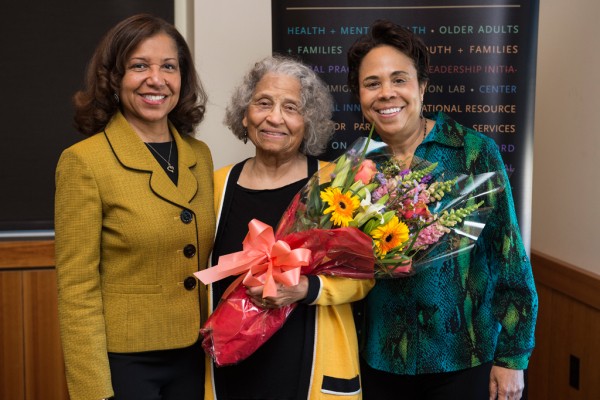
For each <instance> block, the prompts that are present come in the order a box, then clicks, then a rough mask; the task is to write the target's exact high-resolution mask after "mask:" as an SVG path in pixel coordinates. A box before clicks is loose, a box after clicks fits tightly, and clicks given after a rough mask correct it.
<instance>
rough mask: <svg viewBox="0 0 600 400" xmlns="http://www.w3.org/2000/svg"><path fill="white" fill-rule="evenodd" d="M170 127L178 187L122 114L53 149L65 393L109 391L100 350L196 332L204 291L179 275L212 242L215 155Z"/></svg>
mask: <svg viewBox="0 0 600 400" xmlns="http://www.w3.org/2000/svg"><path fill="white" fill-rule="evenodd" d="M170 128H171V132H172V133H173V137H174V139H175V143H176V145H177V151H178V166H177V167H178V171H179V177H178V185H177V186H175V185H174V184H173V182H172V181H171V180H170V179H169V177H168V176H167V174H166V172H165V171H164V170H163V169H162V167H161V166H160V165H159V164H158V163H157V162H156V160H155V158H154V157H153V155H152V154H151V153H150V151H149V150H148V149H147V148H146V146H145V145H144V143H143V142H142V141H141V140H140V139H139V137H138V136H137V135H136V134H135V132H134V131H133V129H132V128H131V127H130V126H129V124H128V123H127V121H126V120H125V118H124V117H123V116H122V115H121V114H120V113H118V114H116V115H115V116H114V117H113V119H112V120H111V121H110V123H109V124H108V126H107V127H106V129H105V131H104V132H100V133H98V134H96V135H94V136H92V137H90V138H88V139H86V140H83V141H81V142H79V143H77V144H75V145H73V146H71V147H70V148H68V149H66V150H65V151H64V152H63V154H62V155H61V157H60V160H59V163H58V167H57V170H56V202H55V231H56V270H57V274H58V290H59V319H60V328H61V338H62V346H63V351H64V356H65V366H66V372H67V382H68V386H69V393H70V397H71V400H80V399H81V400H84V399H85V400H87V399H101V398H105V397H110V396H112V395H113V390H112V383H111V377H110V369H109V364H108V357H107V352H139V351H149V350H163V349H174V348H182V347H186V346H190V345H192V344H194V343H195V342H196V341H197V339H198V332H199V328H200V324H201V321H200V314H201V311H200V308H201V304H202V306H203V308H204V307H205V306H206V293H205V290H204V286H203V285H194V284H193V283H192V282H193V281H191V280H190V279H187V280H186V278H189V277H192V274H193V273H194V272H195V271H198V270H199V269H204V268H206V265H207V260H208V255H209V254H210V252H211V249H212V241H213V238H214V229H215V216H214V209H213V206H212V199H213V164H212V159H211V155H210V152H209V150H208V147H207V146H206V145H205V144H204V143H202V142H200V141H198V140H196V139H194V138H192V137H189V136H181V135H180V134H179V133H178V132H177V131H176V130H175V129H174V127H173V126H171V127H170ZM186 210H187V211H186ZM184 282H186V284H184ZM186 286H187V287H186ZM192 286H193V287H192ZM198 286H200V288H199V287H198Z"/></svg>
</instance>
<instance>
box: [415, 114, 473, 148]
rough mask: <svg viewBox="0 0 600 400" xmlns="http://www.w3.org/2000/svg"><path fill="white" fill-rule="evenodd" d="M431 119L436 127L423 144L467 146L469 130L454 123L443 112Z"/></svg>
mask: <svg viewBox="0 0 600 400" xmlns="http://www.w3.org/2000/svg"><path fill="white" fill-rule="evenodd" d="M431 119H433V120H435V125H434V126H433V129H432V130H431V132H429V135H427V137H426V138H425V140H423V143H429V142H438V143H440V144H443V145H445V146H451V147H464V146H465V135H466V134H467V132H468V128H466V127H464V126H462V125H461V124H459V123H458V122H456V121H454V120H453V119H452V118H450V117H449V116H448V115H446V114H444V113H443V112H441V111H440V112H438V113H436V114H434V115H433V116H432V118H431ZM423 143H422V144H423Z"/></svg>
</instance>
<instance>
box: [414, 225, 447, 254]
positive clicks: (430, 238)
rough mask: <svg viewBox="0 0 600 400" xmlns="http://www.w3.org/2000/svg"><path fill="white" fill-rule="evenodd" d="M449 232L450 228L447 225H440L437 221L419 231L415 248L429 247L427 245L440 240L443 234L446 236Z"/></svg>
mask: <svg viewBox="0 0 600 400" xmlns="http://www.w3.org/2000/svg"><path fill="white" fill-rule="evenodd" d="M448 232H450V229H448V228H446V227H445V226H442V225H439V224H438V223H437V222H436V223H434V224H432V225H429V226H428V227H426V228H424V229H423V230H422V231H421V232H419V236H418V237H417V241H416V243H415V245H414V246H415V248H420V247H422V248H427V246H429V245H430V244H434V243H436V242H437V241H438V240H440V238H441V237H442V236H444V235H445V234H446V233H448Z"/></svg>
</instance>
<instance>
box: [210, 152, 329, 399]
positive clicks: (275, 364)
mask: <svg viewBox="0 0 600 400" xmlns="http://www.w3.org/2000/svg"><path fill="white" fill-rule="evenodd" d="M244 163H245V161H244V162H242V163H239V164H237V165H236V166H235V167H234V169H233V170H232V171H231V173H230V176H229V181H228V185H227V188H226V196H225V200H224V204H223V210H222V212H221V219H220V223H219V232H218V233H217V238H216V241H215V246H214V250H213V265H214V264H216V260H218V257H219V256H220V255H223V254H228V253H233V252H236V251H240V250H242V241H243V240H244V238H245V236H246V234H247V233H248V223H249V222H250V220H252V219H253V218H256V219H258V220H260V221H262V222H264V223H266V224H269V225H271V226H272V227H273V229H274V230H275V229H276V227H277V223H278V222H279V219H280V218H281V216H282V215H283V212H284V211H285V210H286V208H287V206H288V205H289V203H290V202H291V201H292V199H293V197H294V196H295V195H296V193H297V192H298V191H299V190H300V189H302V188H303V187H304V185H305V184H306V183H307V181H308V179H302V180H300V181H297V182H294V183H291V184H289V185H286V186H283V187H281V188H278V189H268V190H251V189H246V188H243V187H241V186H240V185H238V184H237V180H238V177H239V174H240V172H241V169H242V167H243V165H244ZM308 164H309V168H308V176H311V175H312V174H313V173H314V172H316V170H317V168H318V161H317V160H316V159H314V158H309V163H308ZM234 279H235V277H231V278H226V279H223V280H221V281H218V282H215V283H214V284H213V301H214V300H215V299H219V298H220V297H221V296H222V294H223V292H224V291H225V289H227V287H228V286H229V284H230V283H231V282H232V281H233V280H234ZM213 304H216V302H214V303H213ZM314 315H315V310H314V307H311V306H308V305H306V304H301V303H300V304H298V305H297V307H296V308H295V309H294V311H293V312H292V313H291V315H290V316H289V317H288V320H287V321H286V323H285V324H284V325H283V327H282V328H281V329H280V330H279V331H277V332H276V333H275V334H274V335H273V336H272V337H271V338H270V339H269V340H268V341H267V342H266V343H265V344H263V345H262V346H261V347H259V348H258V350H257V351H256V352H255V353H254V354H252V355H251V356H250V357H248V358H247V359H246V360H244V361H242V362H240V363H239V364H236V365H233V366H225V367H215V370H214V378H215V386H216V392H217V393H216V394H217V398H218V399H232V400H233V399H236V400H239V399H263V400H267V399H273V400H275V399H276V400H285V399H296V398H298V397H300V398H306V394H304V395H301V394H299V393H298V388H299V387H304V386H306V383H305V382H303V380H306V379H310V368H311V365H312V348H313V343H314V337H313V336H314V334H313V332H314Z"/></svg>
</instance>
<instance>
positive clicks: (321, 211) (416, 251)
mask: <svg viewBox="0 0 600 400" xmlns="http://www.w3.org/2000/svg"><path fill="white" fill-rule="evenodd" d="M372 132H373V131H371V134H372ZM371 134H370V135H369V137H368V138H362V139H359V140H358V141H357V142H355V144H354V145H353V146H352V148H351V149H350V150H349V151H347V152H346V153H345V154H343V155H342V156H341V157H339V158H338V159H337V160H336V161H334V162H332V163H330V164H329V165H328V166H326V167H324V168H322V169H320V170H319V171H318V172H317V173H316V174H315V175H314V176H313V177H311V178H310V179H309V181H308V183H307V184H306V186H305V187H304V188H303V189H302V190H301V191H300V192H299V193H298V194H297V195H296V196H295V197H294V199H293V201H292V202H291V204H290V205H289V207H288V209H287V210H286V211H285V213H284V215H283V216H282V218H281V220H280V222H279V224H278V227H277V230H276V232H275V233H274V232H273V228H272V227H270V226H268V225H265V224H263V223H262V222H260V221H257V220H252V221H251V222H250V224H249V232H248V235H247V236H246V238H245V240H244V242H243V250H242V251H240V252H237V253H233V254H228V255H225V256H221V257H220V258H219V262H218V265H216V266H214V267H212V268H208V269H206V270H204V271H200V272H197V273H196V274H195V275H196V276H197V277H198V278H199V279H200V280H201V281H202V282H204V283H205V284H209V283H212V282H214V281H216V280H219V279H222V278H224V277H226V276H231V275H240V274H241V275H240V276H239V278H238V279H237V280H236V281H235V282H234V283H233V284H232V285H231V286H230V287H229V289H228V290H227V291H226V293H225V294H224V295H223V298H222V299H221V301H220V302H219V305H218V306H217V308H216V309H215V311H214V313H213V314H212V315H211V316H210V317H209V319H208V321H207V322H206V323H205V325H204V326H203V328H202V329H201V334H202V336H203V342H202V346H203V348H204V350H205V351H206V352H207V353H208V354H209V355H210V356H211V357H212V358H213V360H214V362H215V363H216V365H218V366H221V365H229V364H234V363H237V362H239V361H242V360H244V359H245V358H247V357H248V356H249V355H250V354H252V353H253V352H254V351H256V349H257V348H258V347H260V346H261V345H262V344H263V343H264V342H265V341H266V340H268V339H269V338H270V337H271V336H272V335H273V334H274V333H275V332H276V331H277V330H278V329H279V328H280V327H281V326H283V324H284V323H285V320H286V319H287V317H288V315H289V314H290V312H291V311H292V310H293V309H294V307H295V306H296V305H295V304H292V305H290V306H286V307H282V308H278V309H264V308H260V307H257V306H255V305H254V304H253V303H252V302H251V301H250V299H249V298H248V296H247V295H246V288H245V287H246V286H258V285H263V286H264V289H263V297H268V296H272V295H274V294H275V293H276V284H277V283H281V284H284V285H296V284H298V282H299V277H300V275H301V274H325V275H334V276H340V277H348V278H354V279H372V278H402V277H406V276H410V275H412V274H414V273H417V272H419V271H420V270H422V269H424V268H425V267H427V266H431V265H432V264H433V261H436V260H439V259H442V258H448V257H453V256H455V255H457V254H460V253H462V252H465V251H468V250H469V249H470V248H471V247H472V246H473V245H474V243H475V241H476V240H477V237H478V236H479V233H480V232H481V230H482V229H483V227H484V226H485V219H486V217H487V215H489V213H490V211H491V208H490V207H489V206H486V203H488V202H486V196H489V195H492V194H493V193H494V192H497V191H499V190H502V189H503V182H502V174H500V173H497V172H490V173H488V174H484V175H478V176H465V175H455V176H451V175H452V174H450V173H449V172H444V171H442V172H437V171H436V168H437V164H436V163H433V164H432V163H428V162H426V161H424V160H420V161H419V162H418V163H416V164H415V163H414V162H413V167H412V168H411V169H404V168H402V167H401V165H400V164H399V163H398V162H397V161H395V160H394V157H393V156H392V155H391V152H390V151H389V149H388V148H387V146H386V145H385V144H384V143H381V142H376V141H373V140H371ZM489 203H490V204H491V202H489Z"/></svg>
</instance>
